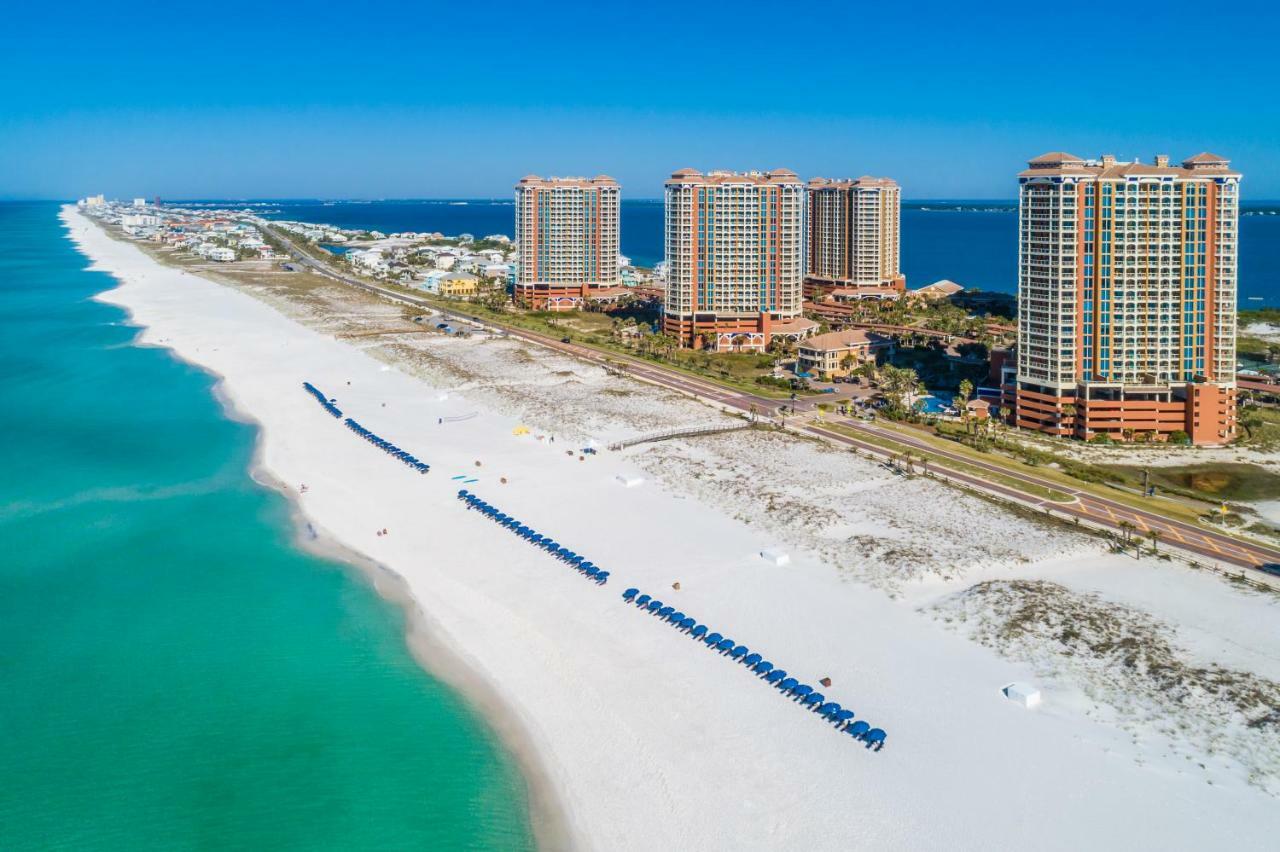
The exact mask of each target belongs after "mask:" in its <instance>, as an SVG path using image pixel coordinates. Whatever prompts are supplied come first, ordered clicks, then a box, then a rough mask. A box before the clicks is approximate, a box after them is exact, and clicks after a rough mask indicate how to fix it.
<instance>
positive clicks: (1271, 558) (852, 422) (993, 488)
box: [270, 229, 1280, 568]
mask: <svg viewBox="0 0 1280 852" xmlns="http://www.w3.org/2000/svg"><path fill="white" fill-rule="evenodd" d="M270 232H271V233H272V234H273V235H274V236H275V237H276V238H277V239H279V240H280V241H281V242H282V243H284V244H285V245H286V246H287V247H288V248H289V250H290V252H291V253H292V254H293V256H294V257H295V258H296V260H297V261H298V262H299V263H302V264H303V265H305V266H307V267H310V268H311V269H314V270H316V271H317V272H318V273H320V274H321V275H324V276H326V277H329V278H332V279H334V280H337V281H340V282H342V283H344V284H348V285H350V286H352V287H358V288H360V289H362V290H367V291H369V292H372V293H377V294H379V295H381V296H385V297H387V298H390V299H395V300H397V301H400V302H404V303H406V304H410V305H414V306H416V307H421V308H424V309H426V310H431V311H436V312H440V313H443V314H445V315H454V316H457V317H458V318H459V319H462V320H466V321H467V322H472V323H475V324H478V325H482V326H490V327H498V326H496V325H495V324H494V323H492V322H490V321H488V320H483V319H478V318H472V317H470V316H468V315H466V314H462V313H457V312H452V313H451V312H450V311H447V310H442V309H440V308H439V307H438V306H436V305H434V304H432V303H431V302H429V301H427V300H426V299H422V298H418V297H415V296H412V295H410V294H407V293H403V292H399V291H396V290H392V289H390V288H388V287H384V286H381V285H378V284H374V283H371V282H369V281H362V280H360V279H359V278H356V277H354V276H350V275H344V274H343V273H341V272H338V271H337V270H335V269H333V267H331V266H330V265H329V264H327V263H325V262H324V261H323V260H318V259H316V258H314V257H312V256H311V255H309V254H308V253H307V252H306V251H304V250H302V249H301V248H299V247H298V246H297V245H295V244H294V243H293V242H292V241H291V240H289V239H288V238H287V237H285V236H284V235H283V234H281V233H280V232H278V231H276V230H274V229H270ZM501 330H502V331H504V332H506V333H507V334H510V335H511V336H512V337H517V338H521V339H523V340H527V341H529V342H531V343H536V344H538V345H541V346H546V347H549V348H552V349H556V350H559V351H561V352H565V353H567V354H570V355H574V356H576V357H578V358H581V359H583V360H586V361H592V362H594V363H597V364H601V365H604V366H607V367H610V368H611V369H615V370H619V371H622V372H625V373H626V374H628V375H630V376H633V377H635V378H638V379H641V380H643V381H646V382H650V383H652V384H655V385H660V386H662V387H665V388H670V389H673V390H678V391H684V392H686V393H690V394H695V395H697V396H700V397H703V398H705V399H709V400H712V401H714V402H716V403H719V404H721V405H723V406H726V407H729V408H734V409H737V410H740V411H743V412H758V413H760V414H762V415H774V414H776V411H777V408H778V406H779V405H782V404H785V405H788V407H790V406H791V403H789V402H787V403H784V402H781V401H779V400H777V399H772V398H770V397H763V396H758V395H756V394H752V393H748V392H745V391H737V390H733V389H731V388H727V387H724V386H723V385H718V384H716V383H714V382H711V381H707V380H704V379H699V378H697V377H694V376H690V375H687V374H685V373H682V372H680V371H679V370H674V369H671V368H668V367H662V366H658V365H656V364H653V363H651V362H648V361H644V360H641V359H639V358H633V357H630V356H627V355H619V354H615V353H603V352H600V351H598V350H595V349H591V348H588V347H585V346H579V345H576V344H573V343H564V342H562V341H560V340H558V339H556V338H554V337H551V336H548V335H545V334H539V333H537V332H532V331H527V330H525V329H522V328H517V327H513V326H505V325H504V326H501ZM794 407H795V409H796V410H797V414H796V415H794V416H792V417H791V418H789V422H788V424H787V425H788V427H789V428H792V429H794V430H796V431H800V432H805V433H807V434H810V435H815V436H817V437H821V438H823V439H825V440H828V441H832V442H835V443H838V444H842V445H844V446H849V447H857V448H858V449H859V450H861V451H863V452H867V453H870V454H872V455H875V456H880V457H884V458H890V457H892V456H896V455H898V454H899V453H900V452H901V451H900V450H895V449H887V448H885V447H883V446H881V445H880V444H877V443H874V441H876V440H879V441H890V442H892V443H894V444H896V445H897V446H899V447H901V448H902V449H909V450H912V451H916V452H922V453H928V454H929V455H930V456H931V458H932V459H935V460H936V459H944V460H948V461H951V462H952V463H953V464H954V465H956V467H952V466H948V465H945V464H944V465H942V466H939V465H938V464H937V462H936V461H933V462H931V464H932V465H933V469H934V470H935V471H938V472H939V473H941V474H944V475H945V476H946V477H947V478H948V479H951V480H955V481H958V482H961V483H964V484H965V485H967V486H969V487H971V488H974V489H976V490H980V491H984V492H987V493H989V494H994V495H997V496H1000V497H1004V498H1007V499H1013V500H1017V501H1019V502H1021V503H1024V504H1027V505H1031V506H1034V507H1039V508H1044V509H1049V510H1050V511H1051V512H1052V513H1054V514H1056V515H1058V516H1059V517H1071V518H1078V519H1080V520H1081V521H1087V522H1089V523H1092V524H1094V525H1097V526H1101V527H1105V528H1108V529H1113V530H1119V529H1121V524H1124V523H1128V524H1131V525H1132V526H1133V527H1134V529H1135V530H1137V532H1138V534H1140V535H1146V533H1147V532H1149V531H1150V530H1156V531H1158V532H1159V535H1160V541H1161V542H1163V543H1164V544H1166V545H1169V546H1173V547H1177V548H1179V549H1181V550H1185V551H1190V552H1192V553H1195V554H1197V555H1199V556H1202V557H1205V558H1207V559H1209V560H1212V561H1214V562H1219V563H1226V564H1229V565H1236V566H1240V567H1245V568H1257V567H1258V566H1259V565H1261V564H1263V563H1280V550H1277V549H1275V548H1270V547H1265V546H1263V545H1259V544H1254V543H1251V542H1244V541H1241V540H1239V539H1236V538H1234V537H1232V536H1229V535H1226V534H1224V533H1220V532H1217V531H1215V530H1213V529H1212V528H1209V527H1207V526H1206V527H1200V526H1196V525H1193V524H1188V523H1183V522H1181V521H1175V520H1172V519H1170V518H1166V517H1164V516H1162V515H1160V514H1158V513H1155V512H1148V511H1144V510H1141V509H1135V508H1133V507H1132V506H1129V505H1126V504H1124V503H1120V502H1117V501H1115V500H1110V499H1108V498H1106V497H1101V496H1098V495H1096V494H1093V493H1091V492H1086V491H1082V490H1072V489H1071V488H1070V486H1064V485H1063V484H1061V483H1059V482H1055V481H1053V480H1049V479H1043V478H1040V477H1037V476H1035V475H1033V474H1027V473H1023V472H1020V471H1017V470H1013V469H1010V468H1007V467H1003V466H1000V465H997V464H995V463H992V462H986V461H983V460H981V459H975V458H973V457H971V456H967V455H964V454H961V453H958V452H954V451H951V450H947V449H940V448H938V447H937V446H935V445H933V444H931V443H929V442H928V441H925V440H924V439H922V438H916V437H913V436H910V435H903V434H902V433H901V432H898V431H895V430H889V429H886V428H884V427H881V426H876V425H874V424H872V423H867V422H864V421H862V420H857V419H850V418H840V417H834V418H833V417H829V416H828V417H826V418H825V420H822V421H818V422H814V421H813V420H812V419H810V418H808V417H807V416H806V413H808V414H812V413H813V412H814V411H815V408H816V401H814V400H799V401H797V402H796V403H795V406H794ZM824 424H825V425H824ZM832 424H838V425H840V426H842V427H845V428H846V429H849V430H851V431H853V432H854V433H858V434H861V435H863V436H865V439H864V440H859V439H858V438H857V437H853V436H850V435H846V434H842V433H839V432H835V431H832V430H831V429H830V428H828V426H829V425H832ZM940 467H941V469H939V468H940ZM974 468H976V469H979V470H986V471H988V472H990V473H992V474H994V475H996V476H998V477H999V478H1000V479H1002V480H1005V481H1013V482H1017V483H1023V484H1025V485H1027V486H1029V487H1033V488H1036V489H1049V490H1052V491H1057V492H1060V493H1066V494H1069V495H1070V496H1071V497H1072V498H1073V499H1072V501H1071V502H1069V503H1058V502H1052V501H1049V500H1047V499H1044V498H1042V497H1039V496H1036V495H1035V494H1033V493H1030V492H1028V491H1022V490H1019V489H1018V488H1017V487H1014V486H1011V485H1006V484H1004V483H1003V482H998V481H992V480H989V479H985V478H983V477H982V476H980V475H976V474H973V473H970V472H968V471H969V470H972V469H974Z"/></svg>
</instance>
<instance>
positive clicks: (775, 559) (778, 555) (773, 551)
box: [760, 547, 791, 567]
mask: <svg viewBox="0 0 1280 852" xmlns="http://www.w3.org/2000/svg"><path fill="white" fill-rule="evenodd" d="M760 558H761V559H763V560H764V561H765V562H769V563H771V564H773V565H777V566H779V567H781V566H783V565H790V564H791V554H789V553H785V552H783V551H782V550H780V549H779V548H776V547H766V548H765V549H764V550H762V551H760Z"/></svg>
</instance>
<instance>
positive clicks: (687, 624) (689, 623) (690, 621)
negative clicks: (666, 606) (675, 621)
mask: <svg viewBox="0 0 1280 852" xmlns="http://www.w3.org/2000/svg"><path fill="white" fill-rule="evenodd" d="M697 623H698V620H697V619H696V618H694V617H693V616H691V615H686V616H685V617H684V618H683V619H682V620H681V621H680V626H681V627H683V628H684V629H685V630H688V629H689V628H691V627H693V625H695V624H697Z"/></svg>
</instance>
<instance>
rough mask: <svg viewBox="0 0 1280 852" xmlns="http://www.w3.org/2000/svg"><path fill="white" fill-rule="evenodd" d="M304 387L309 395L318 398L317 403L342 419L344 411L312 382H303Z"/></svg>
mask: <svg viewBox="0 0 1280 852" xmlns="http://www.w3.org/2000/svg"><path fill="white" fill-rule="evenodd" d="M302 386H303V387H304V388H306V389H307V393H309V394H311V395H312V396H314V397H315V398H316V401H317V402H319V403H320V407H321V408H323V409H324V410H325V411H327V412H329V413H330V414H332V415H333V416H334V417H338V418H341V417H342V409H341V408H338V406H336V405H334V404H333V403H332V402H331V401H330V400H329V398H328V397H327V396H325V395H324V394H322V393H321V392H320V389H319V388H318V387H316V386H315V385H313V384H311V382H303V383H302Z"/></svg>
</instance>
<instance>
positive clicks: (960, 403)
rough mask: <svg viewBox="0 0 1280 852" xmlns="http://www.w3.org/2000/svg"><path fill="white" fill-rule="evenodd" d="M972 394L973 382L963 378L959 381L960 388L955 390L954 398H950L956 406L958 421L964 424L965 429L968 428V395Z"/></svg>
mask: <svg viewBox="0 0 1280 852" xmlns="http://www.w3.org/2000/svg"><path fill="white" fill-rule="evenodd" d="M972 394H973V382H971V381H969V380H968V379H964V380H962V381H961V382H960V389H959V390H958V391H957V392H956V396H955V399H953V400H951V404H952V405H954V406H955V407H956V413H957V414H959V415H960V422H962V423H964V424H965V430H966V431H968V428H969V408H968V402H969V397H970V396H971V395H972Z"/></svg>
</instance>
